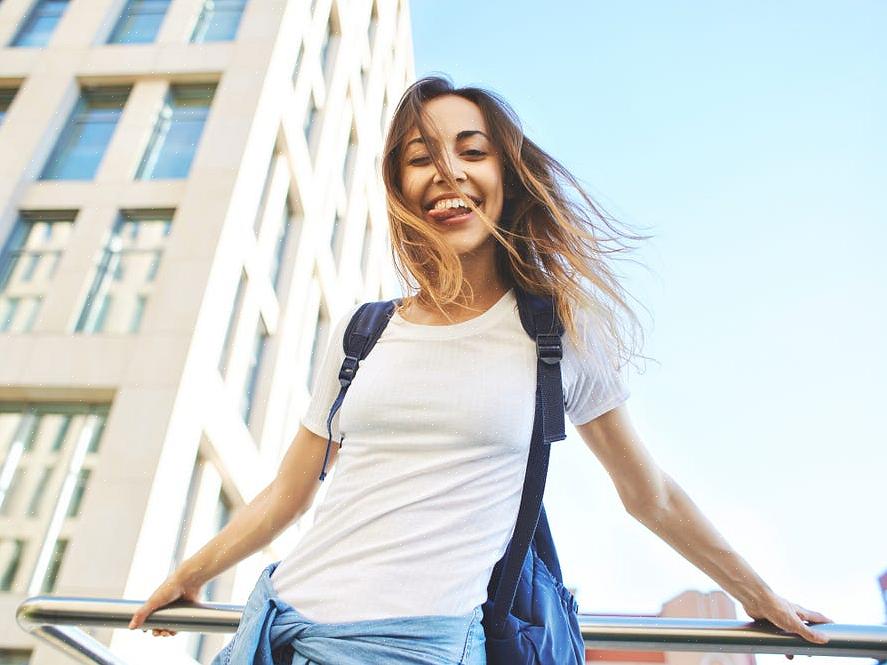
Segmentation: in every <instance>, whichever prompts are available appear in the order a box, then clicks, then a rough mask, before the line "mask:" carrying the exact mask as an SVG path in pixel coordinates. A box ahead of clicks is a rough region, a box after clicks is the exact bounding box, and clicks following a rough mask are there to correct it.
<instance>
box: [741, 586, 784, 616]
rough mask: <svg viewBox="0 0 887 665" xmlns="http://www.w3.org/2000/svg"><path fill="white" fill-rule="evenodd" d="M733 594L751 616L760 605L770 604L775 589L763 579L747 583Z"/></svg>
mask: <svg viewBox="0 0 887 665" xmlns="http://www.w3.org/2000/svg"><path fill="white" fill-rule="evenodd" d="M732 595H733V597H735V598H736V600H738V601H739V602H740V603H741V604H742V607H743V609H744V610H745V613H746V614H748V615H749V616H751V615H752V614H753V613H756V612H757V610H758V608H759V607H762V606H764V605H767V604H769V602H770V600H771V599H772V598H773V596H774V595H775V594H774V592H773V589H771V588H770V587H769V586H767V585H766V584H765V583H764V582H763V581H761V582H758V583H755V584H751V585H745V586H743V587H742V588H741V589H739V590H737V592H736V593H733V594H732Z"/></svg>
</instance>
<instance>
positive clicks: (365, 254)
mask: <svg viewBox="0 0 887 665" xmlns="http://www.w3.org/2000/svg"><path fill="white" fill-rule="evenodd" d="M372 239H373V230H372V229H371V228H370V218H369V215H367V219H366V222H365V223H364V227H363V249H362V250H361V252H360V270H361V273H362V274H363V278H364V279H366V277H367V268H369V265H370V249H371V245H372Z"/></svg>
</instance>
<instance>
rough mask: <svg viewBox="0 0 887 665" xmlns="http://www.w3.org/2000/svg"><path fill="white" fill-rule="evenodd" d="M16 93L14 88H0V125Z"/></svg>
mask: <svg viewBox="0 0 887 665" xmlns="http://www.w3.org/2000/svg"><path fill="white" fill-rule="evenodd" d="M16 92H18V90H16V89H15V88H0V125H2V124H3V118H5V117H6V112H7V111H8V110H9V106H10V105H11V104H12V100H13V99H14V98H15V93H16Z"/></svg>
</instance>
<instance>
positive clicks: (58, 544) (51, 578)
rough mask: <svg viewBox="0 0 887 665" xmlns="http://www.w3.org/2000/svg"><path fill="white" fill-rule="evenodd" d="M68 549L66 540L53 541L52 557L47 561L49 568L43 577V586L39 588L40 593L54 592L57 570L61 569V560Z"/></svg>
mask: <svg viewBox="0 0 887 665" xmlns="http://www.w3.org/2000/svg"><path fill="white" fill-rule="evenodd" d="M67 549H68V540H67V539H66V538H59V539H58V540H56V541H55V545H54V546H53V548H52V556H51V557H50V560H49V566H48V567H47V569H46V575H45V576H44V577H43V584H42V585H41V586H40V593H52V592H53V591H55V583H56V580H57V579H58V575H59V568H61V567H62V559H64V558H65V550H67Z"/></svg>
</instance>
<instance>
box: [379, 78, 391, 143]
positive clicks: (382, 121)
mask: <svg viewBox="0 0 887 665" xmlns="http://www.w3.org/2000/svg"><path fill="white" fill-rule="evenodd" d="M390 112H391V102H390V101H389V100H388V91H387V90H386V91H385V101H384V103H383V104H382V114H381V117H380V118H379V126H380V128H381V130H382V138H383V142H384V137H385V130H386V128H387V127H388V114H389V113H390Z"/></svg>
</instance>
